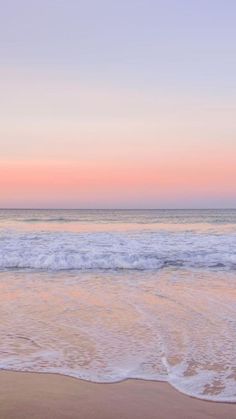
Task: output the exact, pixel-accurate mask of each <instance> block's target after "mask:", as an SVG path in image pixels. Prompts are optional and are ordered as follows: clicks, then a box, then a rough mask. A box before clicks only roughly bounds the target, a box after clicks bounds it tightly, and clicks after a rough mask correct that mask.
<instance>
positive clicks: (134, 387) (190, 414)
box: [0, 370, 236, 419]
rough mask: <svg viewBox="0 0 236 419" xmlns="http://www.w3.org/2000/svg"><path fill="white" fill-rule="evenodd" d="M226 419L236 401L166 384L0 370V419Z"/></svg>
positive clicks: (233, 413) (234, 413)
mask: <svg viewBox="0 0 236 419" xmlns="http://www.w3.org/2000/svg"><path fill="white" fill-rule="evenodd" d="M225 417H227V418H228V419H231V418H233V417H236V404H235V403H225V402H214V401H206V400H201V399H197V398H195V397H191V396H187V395H185V394H183V393H180V392H179V391H178V390H175V389H174V388H173V387H172V386H171V385H170V384H168V383H165V382H158V381H146V380H138V379H135V380H133V379H132V380H131V379H129V380H125V381H120V382H117V383H104V384H101V383H92V382H89V381H85V380H80V379H78V378H74V377H68V376H64V375H60V374H52V373H33V372H15V371H6V370H0V418H1V419H13V418H14V419H23V418H24V419H27V418H29V419H51V418H54V419H78V418H79V419H111V418H112V419H118V418H119V419H121V418H122V419H133V418H134V419H141V418H142V419H144V418H147V419H154V418H155V419H156V418H160V419H164V418H176V419H183V418H188V419H198V418H199V419H210V418H214V419H221V418H222V419H223V418H225Z"/></svg>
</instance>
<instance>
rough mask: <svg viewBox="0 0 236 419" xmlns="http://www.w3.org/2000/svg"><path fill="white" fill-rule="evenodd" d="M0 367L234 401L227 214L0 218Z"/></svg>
mask: <svg viewBox="0 0 236 419" xmlns="http://www.w3.org/2000/svg"><path fill="white" fill-rule="evenodd" d="M0 292H1V305H0V319H1V320H0V368H1V369H7V370H17V371H32V372H49V373H50V372H51V373H59V374H64V375H69V376H73V377H77V378H81V379H85V380H89V381H93V382H103V383H104V382H107V383H109V382H117V381H122V380H125V379H128V378H137V379H144V380H158V381H167V382H169V383H170V384H171V385H172V386H173V387H175V388H176V389H177V390H179V391H181V392H183V393H185V394H188V395H191V396H194V397H198V398H201V399H206V400H215V401H222V402H223V401H228V402H236V210H0Z"/></svg>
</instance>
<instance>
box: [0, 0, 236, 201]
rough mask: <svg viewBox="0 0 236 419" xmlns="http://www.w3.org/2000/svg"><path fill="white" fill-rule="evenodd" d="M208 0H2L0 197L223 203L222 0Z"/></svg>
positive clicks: (227, 111)
mask: <svg viewBox="0 0 236 419" xmlns="http://www.w3.org/2000/svg"><path fill="white" fill-rule="evenodd" d="M49 3H50V4H49ZM190 3H191V4H190ZM210 3H211V0H210V2H209V5H208V6H206V4H205V2H203V1H202V0H199V2H196V5H193V4H192V2H185V1H182V0H181V1H180V3H178V4H181V7H177V6H176V5H177V3H176V1H172V0H168V1H165V2H163V1H161V0H160V1H159V0H158V1H156V0H155V1H154V0H150V1H149V2H148V6H147V3H146V2H142V1H140V2H139V1H138V2H134V1H133V0H127V1H125V2H124V1H123V0H121V1H120V2H109V1H107V0H102V1H101V2H99V7H98V2H95V1H92V0H91V1H89V4H88V5H86V4H87V3H86V4H84V5H82V3H81V2H76V1H73V0H72V1H71V2H70V7H69V5H68V3H67V2H54V1H52V2H48V1H45V0H42V2H40V7H39V4H37V2H35V3H34V2H30V1H28V0H22V2H20V3H19V2H16V1H13V4H14V7H9V6H8V3H6V4H5V3H4V6H3V8H2V9H3V10H2V16H3V19H2V24H1V26H0V47H1V51H2V62H1V68H0V92H1V95H0V115H1V124H0V207H8V208H9V207H31V208H33V207H37V208H48V207H54V208H55V207H60V208H89V207H91V208H97V207H99V208H101V207H102V208H114V207H118V208H132V207H134V208H145V207H146V208H166V207H171V208H173V207H174V208H179V207H180V208H185V207H203V208H204V207H207V208H210V207H236V186H235V180H236V124H235V111H236V96H235V88H234V89H233V86H234V87H235V84H234V85H233V83H234V82H235V72H236V68H235V60H234V61H233V60H232V57H234V56H235V54H236V51H235V43H234V42H233V40H234V38H235V37H234V36H233V35H234V32H235V25H234V19H233V18H232V16H233V13H232V12H233V11H234V9H235V4H234V3H233V2H231V1H230V2H229V4H228V6H229V7H228V8H226V7H223V5H222V6H221V5H220V3H217V4H216V3H215V2H212V6H211V4H210ZM91 5H92V6H93V7H91ZM134 6H135V7H134ZM213 6H214V7H213ZM222 27H223V29H224V30H222V31H221V30H220V28H222ZM199 28H200V29H201V30H200V29H199Z"/></svg>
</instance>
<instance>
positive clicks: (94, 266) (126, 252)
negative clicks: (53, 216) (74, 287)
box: [0, 231, 236, 271]
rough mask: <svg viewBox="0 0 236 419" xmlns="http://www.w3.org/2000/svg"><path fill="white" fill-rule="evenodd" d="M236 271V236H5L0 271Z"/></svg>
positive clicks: (0, 247) (1, 242) (1, 241)
mask: <svg viewBox="0 0 236 419" xmlns="http://www.w3.org/2000/svg"><path fill="white" fill-rule="evenodd" d="M166 266H174V267H175V266H176V267H193V268H210V269H212V268H220V269H227V270H234V269H236V234H234V233H232V234H230V235H229V234H209V232H208V233H207V234H203V233H196V232H178V233H176V232H175V233H174V232H165V231H162V232H160V231H159V232H142V233H140V232H138V233H127V232H126V233H117V232H115V233H100V232H99V233H68V232H50V233H49V232H37V233H32V232H31V233H20V232H16V231H12V232H9V231H6V232H2V233H1V235H0V269H2V270H3V269H36V270H55V271H60V270H67V269H68V270H83V271H86V270H119V269H127V270H159V269H161V268H164V267H166Z"/></svg>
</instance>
